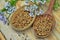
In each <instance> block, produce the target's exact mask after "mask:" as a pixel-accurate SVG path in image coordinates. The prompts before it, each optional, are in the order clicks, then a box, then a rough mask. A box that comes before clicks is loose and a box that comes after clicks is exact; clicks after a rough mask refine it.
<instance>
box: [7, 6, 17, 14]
mask: <svg viewBox="0 0 60 40" xmlns="http://www.w3.org/2000/svg"><path fill="white" fill-rule="evenodd" d="M14 11H16V8H15V7H10V8H9V9H8V10H7V13H9V14H11V13H13V12H14Z"/></svg>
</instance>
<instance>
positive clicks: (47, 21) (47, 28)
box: [33, 0, 55, 38]
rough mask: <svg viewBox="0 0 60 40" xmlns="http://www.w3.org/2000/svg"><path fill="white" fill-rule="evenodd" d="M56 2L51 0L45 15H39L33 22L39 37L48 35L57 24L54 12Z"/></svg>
mask: <svg viewBox="0 0 60 40" xmlns="http://www.w3.org/2000/svg"><path fill="white" fill-rule="evenodd" d="M54 2H55V0H51V1H50V4H49V7H48V10H47V11H46V12H45V13H44V14H43V15H39V16H37V17H36V19H35V21H34V23H33V29H34V32H35V35H36V36H37V37H40V38H45V37H47V36H48V35H49V34H50V32H51V31H52V28H53V27H54V26H55V19H54V16H53V14H52V9H53V5H54Z"/></svg>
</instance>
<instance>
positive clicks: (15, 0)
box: [10, 0, 18, 6]
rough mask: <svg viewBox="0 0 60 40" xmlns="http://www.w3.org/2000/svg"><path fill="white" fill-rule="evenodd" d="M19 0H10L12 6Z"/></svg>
mask: <svg viewBox="0 0 60 40" xmlns="http://www.w3.org/2000/svg"><path fill="white" fill-rule="evenodd" d="M17 1H18V0H10V4H11V6H15V5H16V2H17Z"/></svg>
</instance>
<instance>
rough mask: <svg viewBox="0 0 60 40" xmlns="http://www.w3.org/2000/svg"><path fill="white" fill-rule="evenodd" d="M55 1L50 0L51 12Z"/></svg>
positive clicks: (49, 8)
mask: <svg viewBox="0 0 60 40" xmlns="http://www.w3.org/2000/svg"><path fill="white" fill-rule="evenodd" d="M54 2H55V0H51V1H50V4H49V7H48V10H49V11H50V12H51V11H52V9H53V6H54Z"/></svg>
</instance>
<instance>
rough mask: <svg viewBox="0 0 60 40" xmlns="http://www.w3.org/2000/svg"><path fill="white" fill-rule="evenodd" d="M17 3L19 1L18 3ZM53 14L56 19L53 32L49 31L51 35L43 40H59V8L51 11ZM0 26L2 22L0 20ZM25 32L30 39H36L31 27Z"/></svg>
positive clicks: (0, 6) (1, 5)
mask: <svg viewBox="0 0 60 40" xmlns="http://www.w3.org/2000/svg"><path fill="white" fill-rule="evenodd" d="M2 2H3V3H5V2H4V1H2ZM3 3H1V4H0V9H2V8H3V5H4V4H3ZM18 4H19V3H18ZM53 15H54V17H55V20H56V26H55V28H54V29H53V32H52V33H51V35H50V36H49V37H47V38H46V39H45V40H60V9H58V10H57V11H53ZM0 27H2V24H1V22H0ZM24 32H25V33H26V34H28V35H29V36H30V37H31V38H32V40H38V39H37V38H36V37H35V36H34V33H33V29H32V28H29V29H27V30H26V31H24Z"/></svg>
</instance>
